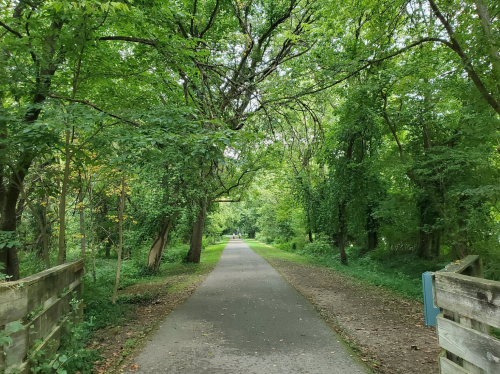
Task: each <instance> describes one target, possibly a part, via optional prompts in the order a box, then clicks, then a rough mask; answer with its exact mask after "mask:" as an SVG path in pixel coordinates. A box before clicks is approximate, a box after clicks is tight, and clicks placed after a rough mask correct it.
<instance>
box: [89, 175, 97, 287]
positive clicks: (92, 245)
mask: <svg viewBox="0 0 500 374" xmlns="http://www.w3.org/2000/svg"><path fill="white" fill-rule="evenodd" d="M91 178H92V177H89V208H90V209H89V215H90V238H91V239H90V251H91V253H92V279H93V280H94V282H95V281H96V275H95V235H96V233H95V227H94V204H93V202H92V192H93V191H92V179H91Z"/></svg>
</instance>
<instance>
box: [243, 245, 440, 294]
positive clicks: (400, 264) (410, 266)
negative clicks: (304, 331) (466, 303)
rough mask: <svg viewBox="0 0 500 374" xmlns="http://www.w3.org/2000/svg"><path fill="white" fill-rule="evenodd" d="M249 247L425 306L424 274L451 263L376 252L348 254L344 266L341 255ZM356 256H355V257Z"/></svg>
mask: <svg viewBox="0 0 500 374" xmlns="http://www.w3.org/2000/svg"><path fill="white" fill-rule="evenodd" d="M245 241H246V243H247V244H248V245H249V246H250V247H251V248H252V249H253V250H255V251H256V252H257V253H258V254H259V255H261V256H263V257H264V258H279V259H283V260H288V261H292V262H295V263H299V264H313V265H318V266H324V267H327V268H330V269H332V270H335V271H338V272H340V273H343V274H346V275H349V276H351V277H353V278H357V279H360V280H362V281H365V282H367V283H369V284H372V285H375V286H381V287H384V288H387V289H390V290H392V291H395V292H397V293H399V294H400V295H402V296H403V297H406V298H410V299H414V300H418V301H420V302H423V295H422V273H424V272H426V271H436V270H439V269H442V268H443V267H444V266H445V265H446V264H447V263H448V262H447V261H426V260H422V259H419V258H417V257H416V256H414V255H410V254H390V255H389V254H383V253H381V252H374V253H371V254H365V255H364V256H358V255H357V254H356V253H355V252H354V251H352V252H351V253H348V255H350V256H349V265H347V266H345V265H342V264H341V263H340V259H339V256H338V255H335V254H328V253H322V252H320V251H318V252H316V253H306V252H304V251H295V252H289V251H284V250H281V249H278V248H275V247H272V246H270V245H267V244H264V243H262V242H258V241H256V240H252V239H246V240H245ZM353 252H354V253H353Z"/></svg>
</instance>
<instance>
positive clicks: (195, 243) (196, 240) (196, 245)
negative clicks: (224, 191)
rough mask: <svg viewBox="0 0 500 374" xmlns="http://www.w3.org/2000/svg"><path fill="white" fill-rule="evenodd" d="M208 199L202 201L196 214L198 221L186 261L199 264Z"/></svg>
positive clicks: (194, 226) (195, 224)
mask: <svg viewBox="0 0 500 374" xmlns="http://www.w3.org/2000/svg"><path fill="white" fill-rule="evenodd" d="M207 205H208V204H207V199H206V198H205V199H203V200H202V201H200V211H199V212H198V215H197V216H196V222H195V223H194V225H193V231H192V234H191V243H190V246H189V252H188V254H187V256H186V262H191V263H195V264H198V263H200V258H201V246H202V243H203V229H204V228H205V219H206V216H207Z"/></svg>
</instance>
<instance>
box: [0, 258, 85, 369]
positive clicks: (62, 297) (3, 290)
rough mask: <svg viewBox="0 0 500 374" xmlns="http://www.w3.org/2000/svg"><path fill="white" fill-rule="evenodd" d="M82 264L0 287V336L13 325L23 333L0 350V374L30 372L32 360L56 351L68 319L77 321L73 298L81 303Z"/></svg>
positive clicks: (17, 333) (16, 333)
mask: <svg viewBox="0 0 500 374" xmlns="http://www.w3.org/2000/svg"><path fill="white" fill-rule="evenodd" d="M84 271H85V270H84V263H83V260H79V261H76V262H72V263H68V264H64V265H60V266H57V267H54V268H51V269H48V270H45V271H42V272H41V273H38V274H35V275H32V276H29V277H27V278H24V279H21V280H19V281H16V282H8V283H2V284H0V332H1V331H5V328H6V326H8V325H9V324H10V323H13V322H15V321H21V323H22V324H23V325H24V329H22V330H19V331H17V332H15V333H13V334H12V335H10V336H11V338H12V340H13V343H12V344H11V345H10V346H3V347H0V373H4V372H5V374H10V373H22V374H27V373H29V372H30V367H31V365H32V363H33V359H34V358H35V357H38V356H40V355H41V354H42V352H43V357H45V358H47V357H50V356H51V355H53V354H54V353H55V352H56V351H57V348H59V343H60V338H61V334H62V332H63V331H64V328H65V326H66V322H67V321H68V319H73V320H74V319H78V318H80V317H81V313H82V305H81V303H80V304H79V306H78V309H77V310H76V311H75V310H74V308H73V307H72V305H71V300H72V299H73V298H74V293H76V298H77V299H78V300H80V299H81V294H82V290H83V284H82V283H81V278H82V276H83V274H84Z"/></svg>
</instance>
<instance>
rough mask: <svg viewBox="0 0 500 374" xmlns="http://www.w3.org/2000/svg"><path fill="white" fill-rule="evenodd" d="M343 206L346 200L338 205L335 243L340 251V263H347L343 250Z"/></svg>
mask: <svg viewBox="0 0 500 374" xmlns="http://www.w3.org/2000/svg"><path fill="white" fill-rule="evenodd" d="M345 207H346V202H345V201H343V202H342V203H341V204H340V205H339V231H338V233H337V244H338V246H339V251H340V262H341V263H342V265H347V264H348V263H349V261H348V259H347V253H346V251H345V231H346V230H345V217H344V216H345Z"/></svg>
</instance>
